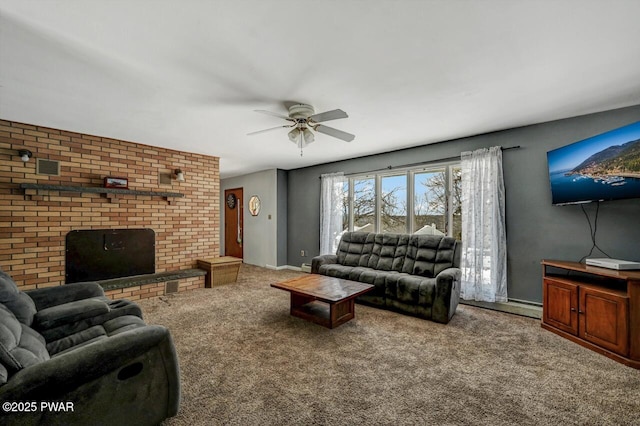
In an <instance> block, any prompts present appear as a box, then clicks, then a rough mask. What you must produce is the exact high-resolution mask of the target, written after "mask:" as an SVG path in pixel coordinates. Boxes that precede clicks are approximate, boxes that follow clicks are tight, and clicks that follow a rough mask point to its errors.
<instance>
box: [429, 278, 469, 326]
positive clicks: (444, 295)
mask: <svg viewBox="0 0 640 426" xmlns="http://www.w3.org/2000/svg"><path fill="white" fill-rule="evenodd" d="M461 276H462V271H461V270H460V268H447V269H445V270H444V271H441V272H440V273H439V274H438V275H436V296H435V300H434V301H433V307H432V311H431V316H432V319H433V320H434V321H437V322H441V323H444V324H446V323H448V322H449V320H450V319H451V317H453V314H454V313H455V312H456V308H457V307H458V301H459V300H460V277H461Z"/></svg>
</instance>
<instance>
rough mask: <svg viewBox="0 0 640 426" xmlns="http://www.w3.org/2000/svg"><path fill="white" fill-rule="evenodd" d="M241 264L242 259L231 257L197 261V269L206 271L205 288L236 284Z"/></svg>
mask: <svg viewBox="0 0 640 426" xmlns="http://www.w3.org/2000/svg"><path fill="white" fill-rule="evenodd" d="M241 264H242V259H240V258H237V257H232V256H221V257H213V258H211V259H198V268H200V269H204V270H205V271H207V275H205V277H204V286H205V287H206V288H211V287H213V286H216V285H222V284H229V283H234V282H236V281H237V279H238V271H239V270H240V265H241Z"/></svg>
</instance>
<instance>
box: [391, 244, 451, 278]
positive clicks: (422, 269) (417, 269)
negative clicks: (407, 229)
mask: <svg viewBox="0 0 640 426" xmlns="http://www.w3.org/2000/svg"><path fill="white" fill-rule="evenodd" d="M455 246H456V240H455V239H454V238H451V237H443V236H440V235H411V236H410V238H409V245H408V249H407V256H406V257H407V260H406V261H405V265H404V267H403V269H402V272H405V273H408V274H413V275H419V276H422V277H428V278H433V277H435V276H436V275H438V274H439V273H440V272H441V271H443V270H445V269H447V268H451V267H452V266H453V263H454V254H455Z"/></svg>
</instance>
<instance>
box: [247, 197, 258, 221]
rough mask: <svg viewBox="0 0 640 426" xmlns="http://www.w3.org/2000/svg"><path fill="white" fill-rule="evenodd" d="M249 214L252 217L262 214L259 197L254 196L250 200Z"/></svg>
mask: <svg viewBox="0 0 640 426" xmlns="http://www.w3.org/2000/svg"><path fill="white" fill-rule="evenodd" d="M249 213H251V216H258V214H259V213H260V198H258V196H257V195H252V196H251V198H249Z"/></svg>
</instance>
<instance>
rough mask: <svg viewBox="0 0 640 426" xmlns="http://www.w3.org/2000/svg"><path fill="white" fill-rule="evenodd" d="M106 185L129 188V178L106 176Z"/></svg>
mask: <svg viewBox="0 0 640 426" xmlns="http://www.w3.org/2000/svg"><path fill="white" fill-rule="evenodd" d="M104 187H105V188H120V189H129V179H127V178H123V177H113V176H107V177H105V178H104Z"/></svg>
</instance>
